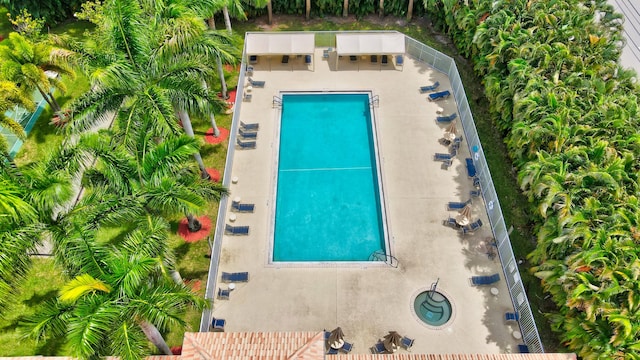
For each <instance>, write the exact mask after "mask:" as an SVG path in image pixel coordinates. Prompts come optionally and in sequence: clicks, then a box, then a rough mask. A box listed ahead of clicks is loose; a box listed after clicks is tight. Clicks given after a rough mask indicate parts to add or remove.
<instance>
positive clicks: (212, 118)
mask: <svg viewBox="0 0 640 360" xmlns="http://www.w3.org/2000/svg"><path fill="white" fill-rule="evenodd" d="M219 60H220V57H218V61H219ZM202 86H204V88H205V89H207V90H209V85H207V82H206V81H204V80H202ZM226 90H227V89H226V85H225V86H224V87H223V88H222V91H223V94H224V92H225V91H226ZM226 98H229V96H227V97H226ZM209 120H210V121H211V127H212V128H213V136H215V137H218V136H220V129H218V124H216V117H215V115H214V114H213V111H211V115H209Z"/></svg>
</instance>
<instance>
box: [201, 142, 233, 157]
mask: <svg viewBox="0 0 640 360" xmlns="http://www.w3.org/2000/svg"><path fill="white" fill-rule="evenodd" d="M224 143H226V141H223V142H221V143H220V144H216V145H210V146H203V147H201V148H200V155H202V156H203V157H208V156H211V155H218V154H220V153H223V152H224V151H226V150H227V147H226V146H222V144H224Z"/></svg>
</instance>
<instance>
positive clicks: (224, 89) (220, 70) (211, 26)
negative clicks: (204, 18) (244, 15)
mask: <svg viewBox="0 0 640 360" xmlns="http://www.w3.org/2000/svg"><path fill="white" fill-rule="evenodd" d="M224 10H227V12H226V15H225V23H226V21H227V18H228V17H229V11H228V9H227V7H226V6H225V7H224ZM210 20H211V21H210V22H209V29H211V30H215V28H216V24H215V23H214V22H213V17H212V18H211V19H210ZM227 31H228V32H229V34H231V32H232V31H231V20H229V23H228V24H227ZM216 63H217V65H218V76H219V77H220V87H221V88H222V91H221V92H222V98H223V99H225V100H226V99H228V98H229V95H228V94H227V81H226V80H225V79H224V69H223V68H222V59H220V56H217V58H216ZM212 121H213V122H215V120H214V119H212ZM213 131H214V133H215V134H214V135H215V136H216V137H218V136H219V135H220V131H219V130H218V127H217V126H213Z"/></svg>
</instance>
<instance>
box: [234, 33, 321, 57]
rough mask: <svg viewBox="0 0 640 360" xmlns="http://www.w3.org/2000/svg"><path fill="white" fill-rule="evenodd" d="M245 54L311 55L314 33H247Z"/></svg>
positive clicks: (313, 45)
mask: <svg viewBox="0 0 640 360" xmlns="http://www.w3.org/2000/svg"><path fill="white" fill-rule="evenodd" d="M245 46H246V48H245V51H246V54H247V55H313V52H314V50H315V35H314V34H304V33H287V32H279V33H249V34H247V37H246V45H245Z"/></svg>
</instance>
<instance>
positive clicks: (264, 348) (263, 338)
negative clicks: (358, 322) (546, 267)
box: [154, 332, 576, 360]
mask: <svg viewBox="0 0 640 360" xmlns="http://www.w3.org/2000/svg"><path fill="white" fill-rule="evenodd" d="M358 345H361V344H356V346H358ZM363 346H366V345H363ZM324 349H325V341H324V333H323V332H236V333H234V332H209V333H186V334H185V336H184V344H183V347H182V355H181V359H183V360H211V359H234V360H235V359H238V360H240V359H252V360H280V359H281V360H285V359H291V360H323V359H325V354H324ZM334 356H335V358H336V359H339V360H383V359H389V360H575V359H576V355H575V354H413V353H407V352H402V353H396V354H381V355H372V354H339V355H331V357H332V358H333V357H334ZM163 359H164V358H163ZM166 359H169V357H167V358H166ZM154 360H160V359H155V358H154Z"/></svg>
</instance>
